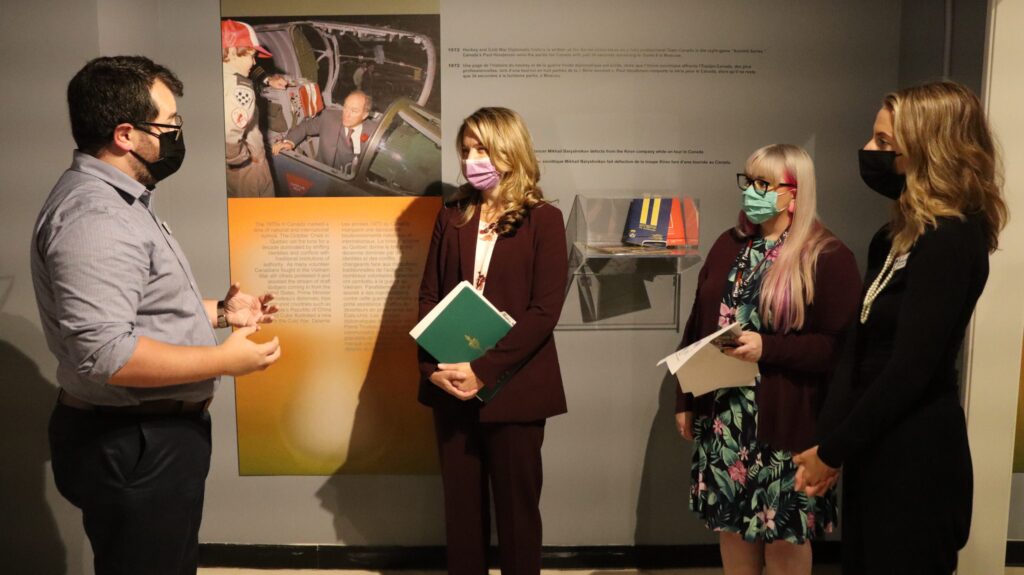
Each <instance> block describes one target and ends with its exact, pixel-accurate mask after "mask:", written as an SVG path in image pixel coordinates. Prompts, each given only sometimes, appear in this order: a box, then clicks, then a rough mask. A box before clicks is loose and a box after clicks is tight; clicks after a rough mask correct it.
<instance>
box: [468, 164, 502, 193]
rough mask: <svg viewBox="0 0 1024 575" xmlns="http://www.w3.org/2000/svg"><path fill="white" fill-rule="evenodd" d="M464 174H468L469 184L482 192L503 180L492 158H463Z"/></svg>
mask: <svg viewBox="0 0 1024 575" xmlns="http://www.w3.org/2000/svg"><path fill="white" fill-rule="evenodd" d="M462 175H464V176H466V180H467V181H469V185H471V186H473V187H474V188H476V189H478V190H480V191H481V192H485V191H487V190H490V189H492V188H494V186H497V185H498V182H500V181H501V174H499V173H498V170H497V168H495V167H494V164H492V163H491V159H490V158H481V159H479V160H462Z"/></svg>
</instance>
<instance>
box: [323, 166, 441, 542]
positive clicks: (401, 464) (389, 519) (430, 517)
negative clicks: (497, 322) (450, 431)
mask: <svg viewBox="0 0 1024 575" xmlns="http://www.w3.org/2000/svg"><path fill="white" fill-rule="evenodd" d="M443 191H444V187H443V186H442V185H441V184H440V183H437V184H434V185H433V186H431V188H430V189H428V191H427V192H426V193H424V194H423V195H424V196H438V195H442V192H443ZM412 211H413V210H412V209H411V208H410V209H407V210H406V211H405V212H403V213H402V214H401V215H400V216H399V217H398V218H397V220H396V221H395V231H396V234H397V235H398V237H399V238H408V233H409V230H410V229H416V227H417V226H418V225H422V222H418V221H417V218H419V217H422V216H416V215H415V214H413V213H410V212H412ZM433 216H434V213H433V212H431V214H430V225H429V226H428V227H427V228H426V229H427V230H428V232H427V234H426V235H425V237H422V238H419V241H420V242H425V243H422V244H418V245H419V247H417V245H416V244H413V243H412V242H410V241H407V240H406V239H402V240H400V241H399V250H400V254H399V261H398V264H397V266H396V267H395V272H394V276H393V277H392V278H391V279H392V282H391V285H390V287H389V291H388V295H387V299H386V302H385V304H384V310H383V313H382V317H381V326H380V330H379V332H378V333H377V337H376V342H375V344H374V348H373V350H372V352H371V353H372V355H371V358H370V361H369V366H368V369H367V373H366V378H365V380H364V381H363V385H362V388H361V391H360V393H359V405H358V407H357V408H356V413H355V419H354V422H353V426H352V434H351V437H350V439H349V451H348V456H347V459H346V462H345V463H344V464H343V465H342V466H341V467H340V468H339V469H338V470H337V471H336V472H335V473H336V475H334V476H332V477H331V478H329V479H328V480H327V481H326V482H325V483H324V485H323V487H321V488H320V490H318V491H317V497H319V498H320V501H321V505H322V506H323V508H324V509H326V510H328V511H330V512H331V513H333V514H334V527H335V533H336V535H337V538H338V540H339V541H343V542H345V543H347V544H352V545H394V544H424V543H428V544H437V543H439V542H441V541H443V537H444V535H443V533H444V519H443V517H444V515H443V513H444V512H443V507H442V494H441V488H440V480H439V479H438V477H437V476H435V475H432V474H434V473H436V472H437V471H436V469H437V448H436V443H435V439H434V436H433V433H432V430H433V424H432V420H431V414H430V410H429V409H427V408H426V407H424V406H422V405H420V404H419V402H418V401H417V399H416V395H417V390H418V384H419V371H418V369H417V363H416V345H415V343H414V342H413V341H412V339H411V338H410V337H409V333H408V332H409V330H410V329H412V327H413V326H414V325H415V324H416V318H417V315H418V301H417V299H416V296H415V294H417V293H418V291H419V285H420V279H421V278H422V274H423V268H422V261H421V260H422V257H417V255H416V253H417V251H418V250H422V253H423V254H424V256H423V257H425V254H426V248H427V245H428V244H429V241H430V230H432V229H433ZM410 293H411V294H413V296H412V298H410V297H409V294H410ZM382 469H385V470H392V471H387V472H382V471H380V470H382ZM381 473H389V475H382V474H381ZM395 517H401V518H402V521H401V522H396V521H395V519H394V518H395ZM405 533H414V534H416V535H414V537H415V538H416V539H417V540H416V541H399V540H398V539H406V537H405V536H404V535H403V534H405Z"/></svg>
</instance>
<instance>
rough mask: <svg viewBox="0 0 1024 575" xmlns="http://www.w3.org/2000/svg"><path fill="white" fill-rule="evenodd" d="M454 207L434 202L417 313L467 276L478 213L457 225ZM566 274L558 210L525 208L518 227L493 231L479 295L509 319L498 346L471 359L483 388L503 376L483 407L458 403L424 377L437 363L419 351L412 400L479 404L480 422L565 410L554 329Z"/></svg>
mask: <svg viewBox="0 0 1024 575" xmlns="http://www.w3.org/2000/svg"><path fill="white" fill-rule="evenodd" d="M461 215H462V212H461V210H460V208H459V207H458V206H457V205H454V204H452V205H445V206H442V207H441V210H440V212H439V213H438V215H437V221H436V223H435V224H434V233H433V236H432V237H431V241H430V250H429V252H428V253H427V263H426V267H425V269H424V270H423V282H422V283H421V284H420V309H419V317H420V318H423V316H425V315H426V314H427V313H429V312H430V310H431V309H433V308H434V306H435V305H437V302H438V301H440V300H441V299H443V298H444V296H445V295H446V294H447V293H448V292H449V291H451V290H452V289H453V288H454V287H455V286H456V285H458V283H459V282H461V281H462V280H468V281H473V277H472V276H473V271H474V270H473V266H474V263H475V262H474V258H475V255H476V240H477V233H478V230H479V225H480V212H479V210H478V211H477V213H476V215H475V216H474V217H473V219H472V220H471V221H469V222H468V223H467V224H466V225H464V226H461V227H456V226H457V224H458V221H459V218H460V217H461ZM567 277H568V259H567V256H566V243H565V225H564V224H563V222H562V212H561V211H560V210H559V209H558V208H556V207H555V206H553V205H551V204H541V205H539V206H537V207H535V208H533V209H531V210H529V211H528V212H527V214H526V216H525V218H524V219H523V223H522V225H521V226H520V227H519V228H518V229H516V230H515V231H514V232H512V233H511V234H509V235H507V236H499V238H498V240H497V243H496V244H495V246H494V253H493V254H492V256H491V263H490V267H489V268H488V274H487V285H486V286H485V287H484V297H486V298H487V299H488V300H490V302H491V303H493V304H494V306H495V307H497V308H498V309H499V310H502V311H504V312H506V313H508V314H509V315H511V316H512V318H513V319H514V320H515V321H516V325H515V326H514V327H513V328H512V330H511V331H509V333H508V334H507V335H506V336H505V337H504V338H502V339H501V341H499V342H498V344H497V345H496V346H495V347H494V348H492V349H490V350H489V351H487V353H485V354H484V355H483V356H482V357H480V358H479V359H477V360H475V361H473V362H472V363H471V365H472V368H473V372H474V373H476V375H477V377H478V378H479V379H480V381H482V382H483V383H484V385H485V386H494V385H495V383H496V382H498V381H500V380H501V379H503V378H504V379H507V381H506V382H505V384H504V386H503V387H502V388H501V390H500V391H499V392H498V394H497V395H496V396H495V397H494V398H493V399H492V400H491V401H490V402H489V403H488V404H486V405H483V404H482V403H481V402H480V401H479V400H477V399H471V400H469V401H466V402H463V401H461V400H459V399H457V398H455V397H452V396H450V395H448V394H447V393H445V392H444V391H442V390H441V389H439V388H438V387H437V386H435V385H434V384H433V383H431V382H430V380H429V377H430V374H431V373H433V372H434V371H435V370H436V369H437V363H438V362H437V360H435V359H434V358H433V357H431V356H430V354H429V353H427V352H426V351H424V350H423V349H420V350H419V362H420V373H421V375H422V377H421V378H420V391H419V400H420V402H421V403H423V404H425V405H429V406H432V407H435V408H438V409H441V410H464V409H480V421H482V422H518V421H535V420H538V419H544V418H547V417H551V416H553V415H558V414H561V413H565V412H566V405H565V391H564V390H563V388H562V374H561V371H560V369H559V365H558V353H557V351H556V350H555V340H554V337H553V334H552V332H553V330H554V328H555V325H556V324H557V323H558V317H559V315H560V314H561V312H562V304H563V303H564V301H565V284H566V280H567Z"/></svg>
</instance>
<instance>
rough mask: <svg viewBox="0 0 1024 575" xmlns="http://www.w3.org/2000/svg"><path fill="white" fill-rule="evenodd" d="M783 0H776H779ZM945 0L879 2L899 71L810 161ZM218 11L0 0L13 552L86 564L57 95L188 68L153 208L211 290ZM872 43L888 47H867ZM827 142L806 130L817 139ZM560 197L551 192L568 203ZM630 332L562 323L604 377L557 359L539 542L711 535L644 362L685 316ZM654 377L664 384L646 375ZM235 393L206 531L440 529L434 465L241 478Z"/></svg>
mask: <svg viewBox="0 0 1024 575" xmlns="http://www.w3.org/2000/svg"><path fill="white" fill-rule="evenodd" d="M793 4H794V3H793V2H780V6H781V7H783V8H784V7H787V6H792V5H793ZM941 4H942V3H939V2H927V1H925V0H905V1H904V2H903V3H902V11H901V10H900V3H898V2H893V3H892V4H889V5H888V8H887V10H885V12H886V13H887V15H893V14H899V16H898V17H897V18H898V20H895V22H898V25H897V24H894V22H893V21H890V22H889V23H888V24H886V25H897V26H898V28H899V38H900V43H899V49H898V51H897V52H898V54H897V53H894V54H892V58H898V78H897V73H896V72H893V75H892V76H890V77H889V78H891V80H886V79H883V80H879V85H877V86H874V85H873V86H871V87H870V88H868V87H865V88H864V89H865V91H866V92H868V95H866V96H863V95H861V96H858V97H857V98H856V101H857V102H858V104H857V108H856V109H851V110H850V119H849V120H848V121H849V122H850V123H851V126H853V125H856V126H861V125H862V126H863V129H862V132H863V137H860V136H858V137H857V138H851V139H849V141H845V140H844V141H829V142H827V146H828V147H842V148H843V149H846V148H848V149H849V150H850V153H849V155H848V157H849V158H850V159H849V160H846V159H845V158H847V156H846V155H842V156H841V157H842V158H843V159H842V160H841V161H840V160H835V161H825V162H819V165H818V170H819V174H820V175H819V179H821V180H823V181H826V180H827V179H831V180H832V182H833V183H834V184H837V187H838V186H839V185H841V186H845V187H846V188H850V189H853V188H856V187H857V183H856V182H855V181H854V180H855V178H856V167H855V165H853V164H852V162H853V160H852V158H853V154H852V150H853V149H855V148H856V147H857V146H859V145H861V144H862V143H863V140H866V139H867V137H868V132H869V127H870V121H871V116H872V114H873V112H874V109H875V106H876V105H877V101H878V100H879V99H880V97H881V92H882V91H884V90H886V89H889V88H890V87H895V86H886V85H885V84H886V82H887V81H891V82H895V83H898V84H899V85H907V84H911V83H915V82H918V81H921V80H925V79H933V78H935V77H938V76H940V75H941V73H942V57H941V54H942V50H941V45H942V44H941V38H942V37H943V34H941V33H939V34H937V32H936V26H937V25H938V26H939V27H940V28H941V27H942V25H943V22H944V20H943V18H942V16H941V14H939V15H936V6H941ZM978 4H980V3H977V2H964V1H960V2H956V8H957V11H956V12H955V16H956V17H955V19H954V43H953V58H952V69H953V75H954V77H957V78H959V79H961V80H962V81H965V82H967V83H969V84H971V85H974V86H978V85H979V84H980V78H981V73H980V70H981V61H980V55H981V52H982V49H981V44H982V40H983V37H984V33H983V24H984V9H983V7H981V8H978V6H977V5H978ZM979 10H980V11H979ZM218 16H219V7H218V4H217V2H215V1H212V0H206V1H202V0H184V1H178V2H172V1H170V0H139V1H134V2H133V1H128V0H120V1H118V0H105V1H104V0H93V1H77V2H59V1H55V0H37V1H36V2H32V3H28V2H19V1H16V0H0V69H2V70H3V72H4V75H5V82H4V87H5V90H4V92H3V95H2V96H0V141H2V142H3V144H4V148H5V153H4V154H3V155H2V156H0V206H2V210H0V221H2V225H0V366H2V369H0V405H3V406H4V408H5V412H6V413H5V417H4V418H3V419H2V423H0V426H2V428H0V456H2V457H3V458H4V461H5V464H4V465H3V466H2V467H0V493H3V496H2V497H0V533H4V537H3V538H2V543H0V557H3V558H4V561H5V566H6V568H7V569H9V570H11V572H31V573H39V574H41V575H48V574H51V573H52V574H57V573H90V572H91V567H90V566H89V563H90V561H91V557H90V553H89V551H88V543H87V541H85V539H84V535H83V533H82V529H81V525H80V517H79V514H78V513H77V511H76V510H75V509H73V508H71V507H70V506H69V505H68V504H67V503H66V502H64V500H63V499H62V498H61V497H60V496H59V495H58V494H57V493H56V491H55V488H54V486H53V481H52V477H51V475H50V472H49V465H48V449H47V446H46V436H45V426H46V419H47V416H48V413H49V409H50V406H51V404H52V402H53V399H54V397H55V390H54V387H53V383H52V382H53V373H54V370H55V362H54V361H53V359H52V357H51V356H50V354H49V352H48V351H47V349H46V347H45V343H44V341H43V336H42V333H41V331H40V329H39V323H38V318H37V316H36V311H35V304H34V300H33V296H32V288H31V281H30V278H29V275H28V249H29V248H28V244H29V241H28V240H29V237H30V235H31V228H32V223H33V221H34V219H35V215H36V212H37V210H38V208H39V206H40V204H41V203H42V200H43V198H44V197H45V195H46V193H47V192H48V191H49V189H50V187H51V186H52V184H53V182H54V181H55V180H56V179H57V177H58V176H59V175H60V173H61V172H62V171H63V169H64V168H65V167H66V166H67V165H68V163H69V161H70V158H71V150H72V149H73V147H74V146H73V142H72V140H71V137H70V133H69V130H68V125H67V117H66V111H65V103H64V89H65V86H66V83H67V81H68V79H70V78H71V76H72V75H73V74H74V72H75V71H77V70H78V69H79V68H80V67H81V65H82V64H84V63H85V62H86V61H87V60H88V59H89V58H92V57H95V56H98V55H101V54H115V53H144V54H146V55H148V56H150V57H152V58H154V59H156V60H158V61H160V62H162V63H164V64H166V65H168V66H169V67H171V68H172V69H174V70H175V71H176V72H177V73H178V74H179V75H180V77H181V78H182V80H183V81H184V83H185V86H186V90H185V97H184V98H183V99H182V100H181V101H180V102H179V109H180V111H181V113H182V116H183V117H184V118H185V122H186V125H187V130H188V135H189V138H188V146H189V151H188V161H187V163H186V165H185V168H184V170H183V171H182V172H181V173H180V174H178V175H175V176H174V177H173V178H171V179H170V180H169V181H167V182H166V183H164V184H161V186H160V190H159V193H158V195H157V200H156V202H157V205H156V209H157V211H158V213H159V214H160V215H161V217H163V218H165V219H166V220H167V221H168V223H169V224H170V225H171V227H172V229H174V230H175V233H176V235H177V236H178V238H179V240H180V241H181V243H182V244H183V245H184V247H185V250H186V251H187V252H188V254H189V256H190V259H191V263H192V266H193V269H194V271H195V272H196V276H197V278H198V280H199V282H200V288H201V289H202V290H203V292H204V293H206V294H208V295H209V296H210V297H219V296H220V294H221V293H222V292H223V291H224V289H225V288H226V286H227V283H228V275H227V233H226V212H225V200H224V197H225V190H224V179H223V170H222V168H221V166H222V163H221V162H222V160H221V153H222V147H221V146H222V144H221V142H222V140H221V128H220V126H221V122H222V118H221V108H222V107H221V104H220V98H221V79H220V71H219V66H218V64H217V61H216V58H215V57H213V56H212V55H214V54H216V53H217V50H218V47H217V43H218V28H217V19H218ZM810 24H813V22H812V23H810ZM444 33H445V34H447V33H448V31H445V32H444ZM834 33H840V32H839V31H835V32H834ZM893 50H894V51H896V49H895V47H894V48H893ZM936 53H938V54H939V56H938V57H937V56H936ZM879 57H881V58H882V59H883V61H881V62H879V61H877V60H875V58H879ZM936 62H938V64H936ZM843 65H849V66H857V67H864V68H866V69H868V70H870V69H871V67H872V66H881V67H883V68H885V69H887V70H888V69H895V68H894V67H893V66H892V62H891V61H884V54H883V55H882V56H879V55H878V54H874V53H871V58H864V54H863V53H862V54H850V55H849V61H848V62H844V63H843ZM823 89H830V88H829V87H828V86H823ZM446 117H447V116H446ZM448 127H449V126H448V124H447V123H446V128H448ZM852 129H853V128H851V130H852ZM859 129H860V128H858V130H859ZM825 145H826V143H822V142H820V141H819V142H818V146H819V148H821V147H823V146H825ZM844 154H845V153H844ZM828 174H831V175H828ZM852 193H854V192H851V194H852ZM857 193H860V194H863V193H865V192H863V191H860V192H857ZM568 197H569V198H571V196H568ZM856 197H857V198H860V197H862V196H856ZM837 201H838V200H837ZM865 201H867V202H868V205H867V206H864V205H863V202H861V201H859V200H852V201H849V204H848V205H847V204H846V203H842V204H831V205H830V204H829V203H828V202H827V201H824V200H822V212H823V214H825V215H826V216H827V220H828V219H829V218H830V219H831V220H833V221H835V222H836V226H835V227H836V228H837V231H839V232H840V235H842V236H843V237H844V238H852V239H849V243H850V245H851V248H853V249H854V251H855V252H857V253H858V254H863V253H864V251H865V248H866V238H867V236H869V235H870V230H873V229H874V228H875V227H876V226H877V225H878V223H879V222H880V221H882V219H883V218H884V210H883V209H882V207H883V204H881V203H874V204H873V203H871V202H872V201H875V200H865ZM844 202H846V200H844ZM570 204H571V202H567V201H563V210H565V211H568V208H569V205H570ZM708 213H709V214H711V213H712V212H711V211H709V212H708ZM733 213H734V212H733ZM730 217H731V216H730ZM728 219H729V218H725V219H722V218H721V217H718V216H716V217H714V218H709V219H708V220H706V221H705V222H706V225H707V227H705V230H704V233H703V234H702V239H704V241H705V249H706V246H707V243H708V240H709V239H710V235H711V234H714V233H717V230H718V229H720V228H722V227H724V226H725V225H727V222H726V220H728ZM692 277H693V274H690V275H688V276H687V279H692ZM690 283H692V282H687V287H686V289H684V293H683V296H682V301H683V305H684V308H687V307H688V305H689V302H690V301H691V299H692V285H689V284H690ZM636 336H637V334H633V333H630V332H618V333H616V334H586V335H581V334H571V333H564V332H560V333H559V335H558V343H559V346H560V353H561V354H562V356H563V358H564V360H563V361H564V363H566V364H569V365H572V364H584V363H586V362H588V361H590V360H592V359H593V358H594V357H595V356H597V355H600V356H604V358H603V359H605V360H613V361H610V363H614V365H612V366H611V367H610V368H608V369H606V370H603V373H602V374H601V375H602V376H603V377H601V378H589V377H583V376H582V375H580V374H577V375H573V376H569V381H568V383H567V386H568V388H569V393H570V399H571V402H572V406H571V408H572V415H571V417H569V416H566V417H562V418H557V419H555V420H552V422H551V423H550V425H549V428H548V437H549V441H548V444H547V446H546V457H547V458H548V459H547V469H548V477H547V485H546V493H545V500H544V506H545V513H546V517H545V520H546V543H548V544H562V545H566V544H568V545H572V544H583V545H600V544H620V545H621V544H632V543H634V542H636V543H644V544H653V543H666V544H669V543H671V544H678V543H696V542H706V541H712V540H713V538H712V537H711V535H710V534H708V533H707V532H706V531H704V530H703V528H702V527H701V526H700V525H699V524H698V522H697V521H696V520H695V519H694V518H693V517H692V516H691V514H689V513H688V512H687V511H686V501H685V493H686V489H687V487H688V480H687V466H688V457H689V453H688V451H687V448H686V446H685V445H683V444H682V443H681V442H680V441H679V440H678V439H677V438H676V436H675V432H674V430H673V423H672V418H671V409H672V408H671V398H672V390H673V387H672V386H673V385H674V383H673V382H672V381H671V380H669V379H663V380H660V384H659V383H657V381H658V378H660V377H661V376H660V372H658V371H656V370H654V369H653V368H652V367H651V364H652V363H653V361H655V360H656V359H657V358H658V357H660V355H661V351H662V349H661V348H663V347H665V346H667V345H671V340H673V339H677V338H678V335H677V334H667V335H660V336H658V337H657V339H658V343H657V345H656V346H651V345H649V341H645V340H642V339H641V338H639V337H636ZM655 347H656V348H657V349H655ZM637 370H639V371H640V372H642V373H643V374H645V375H644V376H643V377H642V378H647V376H648V375H649V374H653V373H658V374H659V375H657V376H656V377H655V383H653V384H651V382H650V381H648V382H646V383H644V384H643V388H642V389H641V388H640V383H638V381H637V379H642V378H637V376H636V372H637ZM580 373H585V372H580ZM647 379H650V378H647ZM630 385H632V386H637V387H636V388H635V389H636V391H635V392H633V393H623V394H620V395H616V398H617V399H616V401H615V402H613V403H609V402H607V401H602V399H601V396H600V395H598V394H595V393H593V391H594V390H595V389H600V388H601V386H630ZM652 385H653V387H652ZM654 387H656V388H657V389H658V391H657V393H651V390H652V389H653V388H654ZM233 404H234V401H233V396H232V385H231V382H230V380H228V381H225V382H224V383H223V384H222V385H221V388H220V391H219V393H218V399H217V401H216V402H215V404H214V406H213V417H214V421H215V424H214V425H215V429H214V433H215V447H214V464H213V468H212V470H211V474H210V480H209V484H208V489H207V511H206V516H205V521H204V526H203V531H202V535H201V537H202V540H204V541H217V542H242V543H283V544H298V543H343V544H353V545H360V544H371V545H372V544H379V545H389V544H390V545H396V544H397V545H417V544H440V543H441V542H442V541H443V535H442V531H441V524H440V521H441V516H440V513H441V511H440V503H439V498H440V490H439V486H438V482H437V479H436V478H432V477H431V478H408V477H331V478H326V477H268V478H254V477H247V478H239V477H238V475H237V458H236V453H235V428H234V423H233V422H234V411H233V410H234V407H233ZM622 430H625V431H622ZM595 446H598V447H595Z"/></svg>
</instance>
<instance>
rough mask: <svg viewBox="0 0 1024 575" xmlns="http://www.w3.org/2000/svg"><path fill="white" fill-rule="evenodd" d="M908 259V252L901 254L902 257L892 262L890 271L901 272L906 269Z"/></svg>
mask: <svg viewBox="0 0 1024 575" xmlns="http://www.w3.org/2000/svg"><path fill="white" fill-rule="evenodd" d="M909 257H910V252H907V253H905V254H903V255H902V256H900V257H898V258H896V261H894V262H893V263H892V271H898V270H901V269H903V268H905V267H907V258H909Z"/></svg>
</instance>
